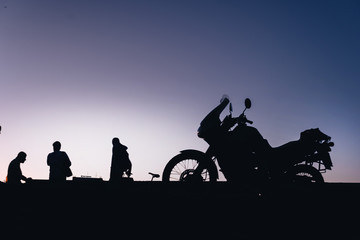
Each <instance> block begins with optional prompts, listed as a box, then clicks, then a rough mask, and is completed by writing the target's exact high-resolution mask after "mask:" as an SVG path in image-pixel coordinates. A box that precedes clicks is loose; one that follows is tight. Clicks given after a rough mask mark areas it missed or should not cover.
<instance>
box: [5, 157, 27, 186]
mask: <svg viewBox="0 0 360 240" xmlns="http://www.w3.org/2000/svg"><path fill="white" fill-rule="evenodd" d="M25 161H26V153H24V152H19V153H18V155H17V157H16V158H15V159H14V160H12V161H11V162H10V164H9V168H8V174H7V183H9V184H21V180H23V181H26V182H27V181H28V180H31V178H27V177H25V176H24V175H22V171H21V168H20V163H24V162H25Z"/></svg>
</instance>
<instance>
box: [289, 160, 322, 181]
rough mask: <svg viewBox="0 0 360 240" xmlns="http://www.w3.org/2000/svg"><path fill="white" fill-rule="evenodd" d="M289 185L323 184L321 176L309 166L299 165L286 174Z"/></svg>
mask: <svg viewBox="0 0 360 240" xmlns="http://www.w3.org/2000/svg"><path fill="white" fill-rule="evenodd" d="M287 176H288V179H289V180H290V182H291V183H324V182H325V181H324V178H323V176H322V174H321V173H320V172H319V170H317V169H316V168H314V167H313V166H310V165H304V164H299V165H296V166H294V167H293V168H291V169H290V170H289V171H288V172H287Z"/></svg>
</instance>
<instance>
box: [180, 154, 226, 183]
mask: <svg viewBox="0 0 360 240" xmlns="http://www.w3.org/2000/svg"><path fill="white" fill-rule="evenodd" d="M180 153H181V154H184V155H187V156H189V158H193V159H199V160H202V161H204V162H205V164H206V165H207V167H208V169H209V171H212V172H213V173H215V175H216V179H219V172H218V169H217V167H216V164H215V162H214V161H213V160H212V159H211V157H210V156H208V155H207V154H205V153H204V152H201V151H199V150H195V149H186V150H182V151H180Z"/></svg>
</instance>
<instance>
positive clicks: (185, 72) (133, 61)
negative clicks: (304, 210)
mask: <svg viewBox="0 0 360 240" xmlns="http://www.w3.org/2000/svg"><path fill="white" fill-rule="evenodd" d="M359 42H360V4H359V2H358V1H197V0H195V1H140V0H139V1H137V0H135V1H100V0H99V1H95V0H94V1H79V0H75V1H70V0H64V1H51V0H50V1H49V0H47V1H45V0H33V1H21V0H14V1H5V0H0V52H1V55H0V84H1V95H0V112H1V115H0V124H1V126H2V127H3V130H2V134H1V135H0V145H1V148H0V149H1V151H0V179H1V180H3V179H5V176H6V171H7V166H8V164H9V162H10V161H11V160H12V159H13V158H14V157H15V156H16V154H17V153H18V152H19V151H25V152H26V153H27V154H28V161H27V162H26V163H25V164H23V166H22V169H23V173H24V174H25V175H27V176H31V177H33V178H41V179H46V178H48V171H49V169H48V166H46V156H47V154H48V153H49V152H51V151H52V146H51V145H52V143H53V142H54V141H56V140H59V141H60V142H62V146H63V150H64V151H66V152H67V153H68V155H69V156H70V158H71V160H72V162H73V167H72V170H73V173H74V175H75V176H80V175H90V176H93V177H102V178H104V179H106V180H107V179H108V178H109V173H110V160H111V147H112V145H111V140H112V138H113V137H119V139H120V141H121V142H122V143H123V144H125V145H127V146H128V147H129V149H128V151H129V154H130V158H131V160H132V162H133V172H134V176H133V177H134V179H135V180H149V179H150V176H149V175H148V174H147V173H148V172H149V171H151V172H156V173H160V174H161V173H162V170H163V168H164V166H165V164H166V163H167V161H168V160H169V159H170V158H171V157H172V156H174V155H176V154H177V153H178V151H180V150H182V149H187V148H195V149H199V150H203V151H204V150H206V148H207V145H206V143H205V142H203V141H202V140H201V139H199V138H197V136H196V130H197V128H198V125H199V123H200V121H201V120H202V118H203V117H204V116H205V115H206V114H207V113H208V112H209V111H210V110H211V109H212V108H213V107H214V106H216V105H217V104H218V101H219V100H220V98H221V96H222V95H223V94H228V95H229V96H230V98H231V100H232V102H233V105H234V113H235V114H239V113H241V111H242V109H243V100H244V99H245V98H246V97H249V98H251V99H252V101H253V108H252V109H250V110H249V111H248V113H247V115H248V118H249V119H251V120H253V121H254V126H255V127H257V128H258V129H259V131H260V132H261V133H262V134H263V136H264V137H265V138H266V139H268V141H269V142H270V144H271V145H273V146H279V145H282V144H284V143H286V142H288V141H292V140H297V139H298V138H299V136H300V132H301V131H303V130H305V129H308V128H315V127H319V128H320V130H322V131H323V132H325V133H326V134H328V135H330V136H332V138H333V140H334V142H335V147H334V148H333V152H332V153H331V154H332V158H333V162H334V168H333V170H332V171H330V172H327V173H325V175H324V177H325V180H327V181H335V182H359V181H360V174H359V170H360V162H359V159H358V155H359V154H360V150H359V147H358V146H357V145H358V144H357V141H358V136H359V134H360V131H359V127H358V123H359V122H360V114H359V107H358V105H359V102H360V101H359V100H360V97H359V90H360V89H359V87H358V84H357V82H358V79H359V76H360V68H359V62H360V61H359V60H360V59H359V58H360V45H359V44H358V43H359Z"/></svg>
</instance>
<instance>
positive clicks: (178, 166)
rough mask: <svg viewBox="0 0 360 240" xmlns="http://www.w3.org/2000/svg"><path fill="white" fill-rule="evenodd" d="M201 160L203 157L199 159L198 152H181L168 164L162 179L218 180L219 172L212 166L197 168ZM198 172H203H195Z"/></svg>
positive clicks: (186, 180)
mask: <svg viewBox="0 0 360 240" xmlns="http://www.w3.org/2000/svg"><path fill="white" fill-rule="evenodd" d="M200 161H202V159H199V156H198V155H196V154H191V153H180V154H178V155H176V156H175V157H173V158H172V159H171V160H170V161H169V162H168V163H167V164H166V166H165V169H164V171H163V174H162V181H163V182H170V181H180V182H215V181H216V180H217V175H216V174H217V173H216V172H214V171H216V169H215V170H214V168H211V167H209V169H208V168H204V169H197V168H198V167H199V163H200ZM196 169H197V170H196ZM195 170H196V171H195ZM196 172H201V174H195V173H196Z"/></svg>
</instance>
